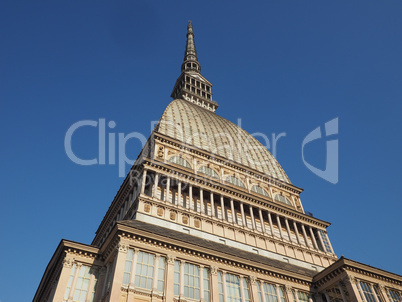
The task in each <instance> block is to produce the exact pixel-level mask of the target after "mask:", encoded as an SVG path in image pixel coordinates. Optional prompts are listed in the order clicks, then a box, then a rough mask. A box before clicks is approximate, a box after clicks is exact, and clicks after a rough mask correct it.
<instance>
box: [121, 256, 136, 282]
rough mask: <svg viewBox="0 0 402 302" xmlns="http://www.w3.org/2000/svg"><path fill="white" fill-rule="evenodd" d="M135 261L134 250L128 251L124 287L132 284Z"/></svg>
mask: <svg viewBox="0 0 402 302" xmlns="http://www.w3.org/2000/svg"><path fill="white" fill-rule="evenodd" d="M133 259H134V250H133V249H128V251H127V256H126V262H125V264H124V275H123V285H128V284H129V283H130V276H131V267H132V264H133Z"/></svg>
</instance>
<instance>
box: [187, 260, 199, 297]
mask: <svg viewBox="0 0 402 302" xmlns="http://www.w3.org/2000/svg"><path fill="white" fill-rule="evenodd" d="M184 296H185V297H186V298H190V299H196V300H199V299H200V268H199V267H198V265H194V264H190V263H185V264H184Z"/></svg>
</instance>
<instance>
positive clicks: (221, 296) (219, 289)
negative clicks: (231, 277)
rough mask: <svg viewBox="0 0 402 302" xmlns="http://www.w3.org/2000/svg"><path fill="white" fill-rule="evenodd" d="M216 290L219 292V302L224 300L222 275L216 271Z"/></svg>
mask: <svg viewBox="0 0 402 302" xmlns="http://www.w3.org/2000/svg"><path fill="white" fill-rule="evenodd" d="M218 292H219V302H224V301H225V292H224V291H223V275H222V273H221V272H218Z"/></svg>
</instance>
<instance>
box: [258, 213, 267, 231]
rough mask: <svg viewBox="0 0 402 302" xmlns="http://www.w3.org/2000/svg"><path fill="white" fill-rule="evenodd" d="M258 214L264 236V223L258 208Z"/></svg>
mask: <svg viewBox="0 0 402 302" xmlns="http://www.w3.org/2000/svg"><path fill="white" fill-rule="evenodd" d="M258 214H259V216H260V221H261V229H262V232H263V233H264V234H265V233H266V230H265V223H264V219H263V217H262V211H261V209H260V208H259V209H258Z"/></svg>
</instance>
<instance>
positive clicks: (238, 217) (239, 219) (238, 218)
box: [237, 213, 243, 225]
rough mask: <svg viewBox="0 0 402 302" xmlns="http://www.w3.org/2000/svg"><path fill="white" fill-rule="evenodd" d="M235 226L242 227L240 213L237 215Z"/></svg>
mask: <svg viewBox="0 0 402 302" xmlns="http://www.w3.org/2000/svg"><path fill="white" fill-rule="evenodd" d="M237 224H238V225H243V219H242V217H241V213H237Z"/></svg>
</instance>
